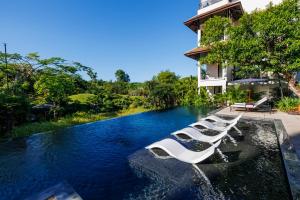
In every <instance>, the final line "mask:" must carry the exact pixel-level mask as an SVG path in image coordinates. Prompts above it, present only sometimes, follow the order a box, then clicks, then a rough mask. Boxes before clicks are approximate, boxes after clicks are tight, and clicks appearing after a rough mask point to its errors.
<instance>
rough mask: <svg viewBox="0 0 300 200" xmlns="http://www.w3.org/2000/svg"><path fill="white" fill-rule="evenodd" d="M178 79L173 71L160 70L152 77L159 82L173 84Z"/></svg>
mask: <svg viewBox="0 0 300 200" xmlns="http://www.w3.org/2000/svg"><path fill="white" fill-rule="evenodd" d="M178 79H179V77H178V76H176V74H175V73H174V72H170V71H169V70H167V71H162V72H160V73H159V74H158V75H157V76H154V77H153V80H155V81H157V82H159V83H161V84H174V83H175V82H176V81H177V80H178Z"/></svg>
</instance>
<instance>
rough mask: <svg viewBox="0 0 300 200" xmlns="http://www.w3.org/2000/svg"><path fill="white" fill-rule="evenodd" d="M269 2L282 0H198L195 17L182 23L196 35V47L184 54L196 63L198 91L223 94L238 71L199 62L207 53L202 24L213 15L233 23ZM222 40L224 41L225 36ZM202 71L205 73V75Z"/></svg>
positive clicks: (275, 2) (233, 67)
mask: <svg viewBox="0 0 300 200" xmlns="http://www.w3.org/2000/svg"><path fill="white" fill-rule="evenodd" d="M270 2H272V3H273V4H278V3H281V2H282V0H200V5H199V9H198V12H197V15H196V16H194V17H192V18H190V19H189V20H187V21H186V22H185V23H184V24H185V25H186V26H188V27H189V28H190V29H191V30H192V31H194V32H195V33H197V35H198V37H197V38H198V39H197V47H196V48H194V49H192V50H190V51H188V52H186V53H185V55H186V56H187V57H190V58H192V59H194V60H196V61H197V62H198V64H197V65H198V88H199V89H200V87H205V88H206V89H207V91H208V92H209V93H210V94H215V93H221V92H223V93H224V92H225V91H226V87H227V85H228V84H229V82H231V81H233V80H235V76H234V71H235V70H238V69H237V68H236V67H235V66H228V67H221V66H219V65H217V64H212V65H209V64H201V63H200V62H199V58H200V57H201V56H206V55H207V54H208V53H209V49H208V48H207V47H204V46H202V45H201V34H202V25H203V23H204V22H205V21H206V20H207V19H209V18H211V17H212V16H214V15H218V16H224V17H229V18H230V19H231V20H232V22H233V23H235V22H237V21H238V20H239V18H240V17H241V16H242V14H243V13H244V12H252V11H254V10H255V9H264V8H266V6H267V5H269V3H270ZM222 40H226V35H224V37H223V38H222ZM203 71H205V72H206V73H205V75H204V74H203ZM267 76H269V75H267ZM258 78H261V77H258ZM199 91H200V90H199Z"/></svg>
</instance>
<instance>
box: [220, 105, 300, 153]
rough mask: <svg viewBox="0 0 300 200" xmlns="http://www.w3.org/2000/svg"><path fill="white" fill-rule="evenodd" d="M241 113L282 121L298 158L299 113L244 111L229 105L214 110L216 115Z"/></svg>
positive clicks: (246, 115)
mask: <svg viewBox="0 0 300 200" xmlns="http://www.w3.org/2000/svg"><path fill="white" fill-rule="evenodd" d="M241 113H243V116H244V117H252V118H264V119H279V120H281V121H282V123H283V125H284V128H285V130H286V132H287V134H288V136H289V139H290V142H291V143H292V145H293V146H294V149H295V151H296V153H297V155H298V158H299V159H300V115H289V114H287V113H283V112H279V111H276V112H272V113H270V112H245V111H238V110H232V111H230V107H226V108H224V109H222V110H219V111H218V112H216V114H218V115H239V114H241Z"/></svg>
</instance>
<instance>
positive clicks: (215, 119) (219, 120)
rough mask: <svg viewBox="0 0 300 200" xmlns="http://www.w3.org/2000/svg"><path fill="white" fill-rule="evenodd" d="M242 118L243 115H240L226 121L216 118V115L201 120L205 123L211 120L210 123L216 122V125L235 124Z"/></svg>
mask: <svg viewBox="0 0 300 200" xmlns="http://www.w3.org/2000/svg"><path fill="white" fill-rule="evenodd" d="M242 116H243V114H240V115H239V116H237V117H236V118H234V119H231V120H227V119H223V118H221V117H218V116H216V115H210V116H208V117H205V118H203V119H202V120H205V121H207V120H211V121H214V122H217V123H222V124H233V123H235V122H238V121H239V120H240V119H241V117H242Z"/></svg>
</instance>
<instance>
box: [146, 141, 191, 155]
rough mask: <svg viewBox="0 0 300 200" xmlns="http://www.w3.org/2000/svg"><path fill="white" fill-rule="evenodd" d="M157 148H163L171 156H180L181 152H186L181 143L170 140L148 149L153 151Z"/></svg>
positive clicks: (159, 142)
mask: <svg viewBox="0 0 300 200" xmlns="http://www.w3.org/2000/svg"><path fill="white" fill-rule="evenodd" d="M156 146H159V147H160V148H162V149H163V150H164V151H166V152H167V153H168V154H169V155H171V156H175V155H178V154H180V153H181V152H183V151H185V150H186V149H185V148H184V147H183V146H182V145H181V144H180V143H178V142H177V141H175V140H172V139H169V138H167V139H164V140H161V141H158V142H156V143H154V144H152V145H150V146H148V147H146V149H151V148H153V147H156Z"/></svg>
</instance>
